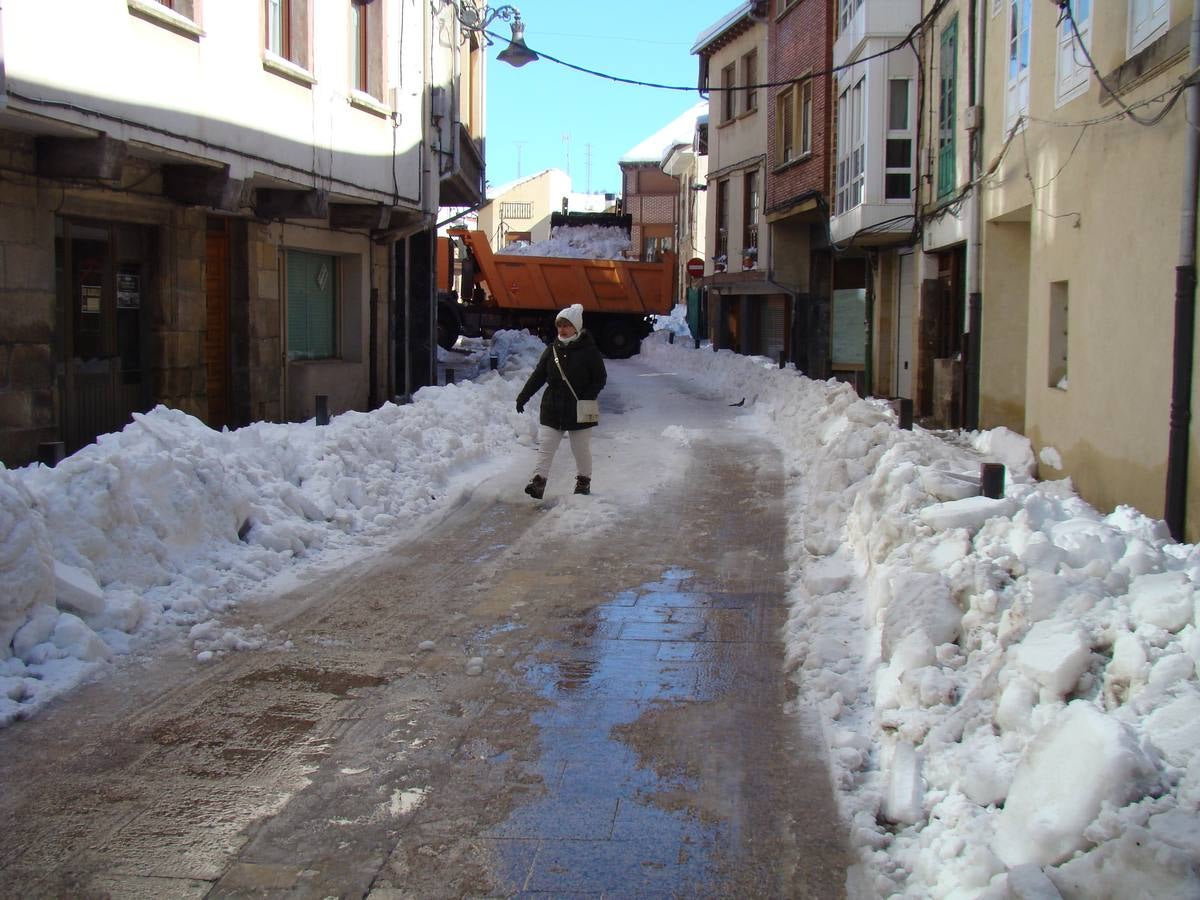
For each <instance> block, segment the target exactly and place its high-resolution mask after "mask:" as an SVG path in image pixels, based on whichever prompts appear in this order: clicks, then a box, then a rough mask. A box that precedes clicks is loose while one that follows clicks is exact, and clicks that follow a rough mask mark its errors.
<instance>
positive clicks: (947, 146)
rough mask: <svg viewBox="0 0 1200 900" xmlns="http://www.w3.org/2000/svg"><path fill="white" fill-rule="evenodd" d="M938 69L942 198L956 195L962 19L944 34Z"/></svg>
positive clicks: (940, 194) (940, 189)
mask: <svg viewBox="0 0 1200 900" xmlns="http://www.w3.org/2000/svg"><path fill="white" fill-rule="evenodd" d="M939 43H940V51H941V52H940V54H939V66H938V72H939V77H938V88H939V90H938V177H937V195H938V198H939V199H940V198H942V197H945V196H947V195H949V194H951V193H953V192H954V181H955V178H954V162H955V153H954V139H955V127H954V112H955V110H954V106H955V91H954V88H955V83H956V82H957V80H958V17H957V16H955V17H954V18H953V19H951V20H950V24H949V25H947V26H946V28H945V30H944V31H943V32H942V37H941V41H940V42H939Z"/></svg>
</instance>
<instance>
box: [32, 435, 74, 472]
mask: <svg viewBox="0 0 1200 900" xmlns="http://www.w3.org/2000/svg"><path fill="white" fill-rule="evenodd" d="M66 449H67V447H66V444H64V443H63V442H62V441H42V443H40V444H38V462H40V463H41V464H42V465H44V466H49V467H50V468H52V469H53V468H54V467H55V466H57V465H58V464H59V463H60V462H62V461H63V458H64V457H65V456H66Z"/></svg>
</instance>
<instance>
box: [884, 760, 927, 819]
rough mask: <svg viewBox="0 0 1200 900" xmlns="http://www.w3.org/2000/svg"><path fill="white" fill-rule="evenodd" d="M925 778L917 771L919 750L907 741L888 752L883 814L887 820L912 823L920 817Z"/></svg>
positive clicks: (919, 765)
mask: <svg viewBox="0 0 1200 900" xmlns="http://www.w3.org/2000/svg"><path fill="white" fill-rule="evenodd" d="M924 799H925V778H924V776H923V775H922V774H921V754H920V753H918V752H917V750H916V748H915V747H913V745H912V744H909V743H900V744H897V745H896V749H895V750H894V751H893V753H892V766H891V771H890V773H889V775H888V790H887V795H886V796H885V797H884V799H883V815H884V817H885V818H886V819H887V820H888V821H889V822H901V823H904V824H906V825H913V824H916V823H917V822H920V821H921V820H922V819H924V817H925V816H924V812H923V811H922V808H921V807H922V804H923V801H924Z"/></svg>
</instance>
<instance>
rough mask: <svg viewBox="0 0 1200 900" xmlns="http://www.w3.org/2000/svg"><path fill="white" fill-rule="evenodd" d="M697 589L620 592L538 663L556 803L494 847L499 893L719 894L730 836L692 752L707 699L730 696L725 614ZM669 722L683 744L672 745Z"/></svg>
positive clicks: (679, 574) (551, 799)
mask: <svg viewBox="0 0 1200 900" xmlns="http://www.w3.org/2000/svg"><path fill="white" fill-rule="evenodd" d="M692 577H693V574H692V573H691V572H688V571H685V570H681V569H672V570H669V571H667V572H665V573H664V574H663V575H662V577H661V578H660V579H659V580H657V581H654V582H649V583H646V584H643V585H641V586H639V587H637V588H635V589H632V590H627V591H622V592H621V593H619V594H616V595H614V596H612V597H611V598H610V599H609V600H608V601H607V602H605V603H604V604H602V605H600V606H598V607H596V608H595V609H592V610H591V611H589V612H588V614H587V615H586V617H585V618H584V619H582V620H581V621H578V622H575V623H572V624H571V625H569V626H567V627H566V629H565V638H566V639H565V640H563V641H560V642H553V643H547V644H544V645H542V646H541V647H539V648H538V649H537V651H535V654H534V657H535V662H534V663H533V664H532V665H531V666H529V667H528V668H527V669H526V671H525V678H526V681H527V683H529V684H531V685H532V686H533V687H534V688H535V689H536V691H537V692H538V694H539V695H540V696H541V697H543V698H544V699H545V700H547V701H548V703H547V705H546V706H545V707H544V708H543V709H542V710H541V711H539V712H537V713H535V714H534V716H533V723H534V725H535V726H536V727H537V729H538V737H537V747H536V750H537V759H536V761H535V762H534V763H533V764H532V766H533V769H534V771H535V772H536V774H537V775H539V776H540V778H541V782H542V785H543V786H544V792H543V793H542V794H541V795H540V796H538V797H537V799H534V800H532V801H531V802H528V803H525V804H523V805H520V806H518V807H517V808H516V809H514V810H513V812H512V813H511V814H510V815H509V817H508V819H507V820H506V821H504V822H502V823H500V825H498V826H497V827H496V828H494V829H493V831H492V833H491V837H492V838H494V839H496V841H495V846H496V852H497V856H498V857H499V859H498V862H499V866H498V868H497V871H496V873H495V875H496V877H497V878H498V880H499V881H500V882H502V884H499V885H497V887H503V888H504V889H505V890H513V891H529V892H551V893H569V892H599V891H605V892H607V891H612V892H617V893H628V894H633V895H648V894H649V895H657V896H689V895H692V896H695V895H701V894H704V893H706V889H705V886H708V887H711V886H712V885H713V884H715V883H717V881H718V880H719V872H720V871H721V870H722V868H723V867H724V864H725V862H726V860H727V850H728V846H729V840H730V829H729V826H728V823H727V821H726V820H725V819H724V818H723V817H722V815H720V814H719V810H717V811H716V812H714V804H713V803H712V802H710V801H709V800H707V799H705V798H704V796H703V795H704V790H703V786H702V784H701V783H700V778H699V777H698V776H699V774H700V773H699V771H698V770H697V768H696V767H695V766H694V765H692V764H691V763H690V762H689V759H691V754H689V753H688V752H686V750H685V748H684V747H683V746H681V745H682V744H687V743H688V742H690V740H691V736H689V734H688V727H687V726H686V725H683V724H682V718H690V719H693V720H694V719H697V718H702V717H703V715H704V710H703V707H702V706H700V705H697V704H695V703H694V702H693V701H695V700H696V699H697V697H698V694H701V693H702V694H704V695H707V696H713V695H714V694H715V693H718V692H720V691H721V690H722V684H721V682H720V675H721V673H720V671H719V665H717V666H714V665H713V663H714V658H713V655H712V653H711V648H708V647H707V642H706V640H705V636H706V635H707V634H708V632H709V630H710V627H711V623H710V622H709V616H710V614H711V613H714V612H719V611H721V610H723V608H724V606H725V604H724V603H723V602H722V601H721V600H720V599H719V598H714V597H713V596H710V595H707V594H704V593H703V592H697V591H695V590H688V589H686V588H687V586H688V585H689V582H690V579H691V578H692ZM716 661H717V662H718V663H719V659H718V660H716ZM702 673H704V674H703V677H702ZM723 674H724V678H725V682H724V689H728V687H729V681H730V679H731V678H732V677H733V676H734V674H735V673H733V672H730V671H726V672H725V673H723ZM701 684H703V686H704V687H703V690H700V686H701ZM700 699H704V698H700ZM664 714H666V715H669V716H671V717H677V721H676V723H675V726H673V727H676V726H681V727H680V728H679V730H675V731H674V732H673V733H672V734H666V733H665V731H664V729H663V727H662V725H661V722H660V718H661V717H662V716H663V715H664Z"/></svg>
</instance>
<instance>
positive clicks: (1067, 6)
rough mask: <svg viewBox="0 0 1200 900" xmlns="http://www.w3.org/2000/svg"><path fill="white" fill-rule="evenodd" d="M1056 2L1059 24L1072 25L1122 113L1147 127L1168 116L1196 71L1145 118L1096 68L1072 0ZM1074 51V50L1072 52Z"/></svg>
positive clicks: (1091, 65)
mask: <svg viewBox="0 0 1200 900" xmlns="http://www.w3.org/2000/svg"><path fill="white" fill-rule="evenodd" d="M1055 2H1056V3H1058V8H1059V10H1060V13H1059V20H1058V21H1059V24H1060V25H1061V23H1062V22H1063V21H1064V20H1065V21H1066V22H1067V24H1069V25H1070V26H1071V43H1072V44H1074V45H1075V46H1076V47H1078V48H1079V49H1080V50H1082V51H1083V56H1084V59H1086V60H1087V64H1088V68H1089V69H1091V70H1092V72H1093V74H1095V76H1096V80H1097V81H1099V82H1100V87H1101V88H1103V89H1104V93H1106V94H1108V96H1109V97H1111V98H1112V100H1113V102H1115V103H1116V104H1117V106H1119V107H1121V115H1123V116H1128V117H1129V118H1130V119H1131V120H1132V121H1134V122H1136V123H1137V124H1138V125H1141V126H1143V127H1145V128H1153V127H1154V126H1155V125H1157V124H1158V123H1159V122H1161V121H1162V120H1163V119H1164V118H1166V115H1167V113H1169V112H1170V111H1171V107H1173V106H1174V105H1175V103H1176V102H1177V101H1178V100H1179V98H1180V97H1181V96H1182V95H1183V92H1184V90H1185V89H1186V88H1187V87H1188V86H1189V83H1190V82H1191V80H1192V78H1194V77H1195V74H1196V73H1195V72H1193V73H1192V74H1191V75H1189V76H1188V77H1187V78H1185V79H1184V80H1183V83H1182V84H1179V85H1176V86H1175V87H1174V88H1173V90H1174V91H1175V94H1174V96H1173V97H1171V99H1170V100H1169V101H1168V102H1167V105H1166V106H1165V107H1164V108H1163V109H1161V110H1159V111H1158V112H1157V113H1155V114H1154V115H1153V116H1151V117H1150V118H1148V119H1143V118H1142V117H1141V116H1139V115H1137V113H1135V112H1134V107H1132V106H1127V105H1126V104H1125V102H1124V101H1123V100H1122V99H1121V98H1120V97H1119V96H1117V92H1116V91H1114V90H1113V89H1112V88H1111V87H1109V86H1108V82H1107V81H1105V80H1104V76H1103V75H1101V74H1100V70H1099V69H1098V68H1096V62H1095V60H1093V59H1092V54H1091V52H1090V51H1089V50H1088V48H1087V43H1086V42H1085V41H1084V40H1083V35H1082V34H1080V33H1079V26H1078V24H1077V23H1076V22H1075V14H1074V12H1073V11H1072V10H1071V0H1055ZM1073 53H1074V51H1072V54H1073ZM1118 118H1120V116H1118Z"/></svg>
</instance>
